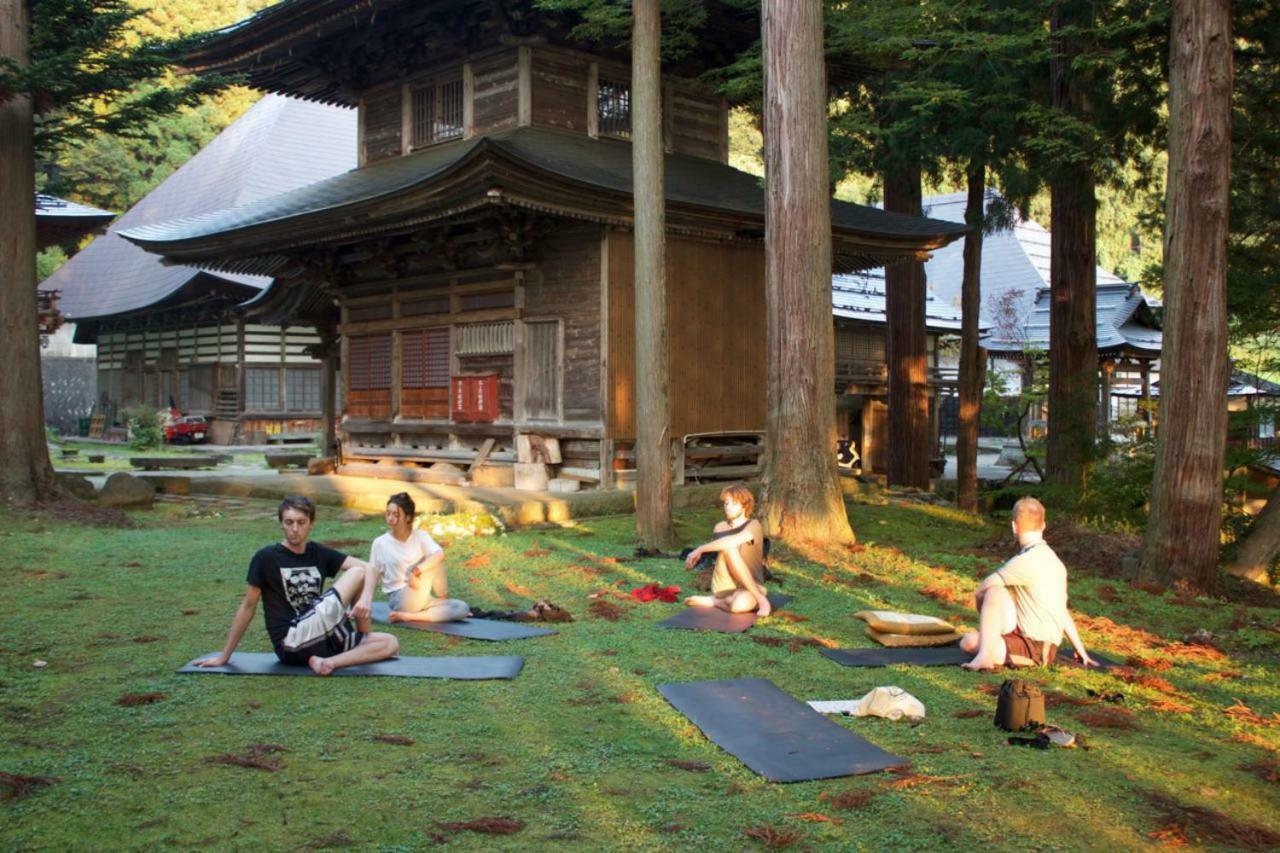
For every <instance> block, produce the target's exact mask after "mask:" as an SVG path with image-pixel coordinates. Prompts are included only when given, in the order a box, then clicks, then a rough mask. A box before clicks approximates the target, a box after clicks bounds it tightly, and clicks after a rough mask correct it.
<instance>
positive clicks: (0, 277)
mask: <svg viewBox="0 0 1280 853" xmlns="http://www.w3.org/2000/svg"><path fill="white" fill-rule="evenodd" d="M30 25H31V24H30V19H29V18H28V15H27V3H26V0H0V57H2V58H3V59H5V60H9V61H10V62H11V63H12V66H16V67H18V68H22V67H25V66H26V65H27V64H28V63H29V62H30V55H31V52H30V51H31V48H30V41H29V32H30ZM0 91H3V89H0ZM33 133H34V119H33V111H32V106H31V98H30V97H29V96H27V95H25V94H19V93H16V92H14V93H10V94H9V95H8V97H3V96H0V140H3V144H2V145H0V221H2V222H4V223H5V225H4V227H3V228H0V324H2V325H3V326H4V330H5V332H4V334H3V335H0V364H3V365H4V366H5V367H4V370H3V371H0V398H3V399H4V401H5V402H4V405H3V406H0V459H3V460H4V462H3V464H0V499H3V500H4V501H5V502H8V503H30V502H31V501H33V500H35V499H38V498H44V497H48V496H50V495H52V494H53V493H54V492H55V491H56V488H55V485H54V478H53V467H52V465H51V464H50V463H49V452H48V450H47V449H46V448H45V443H44V400H43V398H42V396H41V393H40V387H41V386H40V344H39V338H38V329H37V325H36V214H35V191H36V188H35V169H34V147H33Z"/></svg>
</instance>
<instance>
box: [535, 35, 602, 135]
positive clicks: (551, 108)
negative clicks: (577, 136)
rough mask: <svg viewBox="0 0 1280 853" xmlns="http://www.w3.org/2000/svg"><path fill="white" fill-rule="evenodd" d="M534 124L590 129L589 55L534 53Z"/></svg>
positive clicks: (582, 131)
mask: <svg viewBox="0 0 1280 853" xmlns="http://www.w3.org/2000/svg"><path fill="white" fill-rule="evenodd" d="M532 70H533V123H534V124H535V125H542V126H544V127H559V128H564V129H565V130H574V131H577V132H579V133H586V132H587V70H588V62H587V59H586V56H585V55H584V56H581V57H579V56H572V55H568V54H562V53H555V54H547V53H541V52H539V51H537V50H535V51H534V53H533V69H532Z"/></svg>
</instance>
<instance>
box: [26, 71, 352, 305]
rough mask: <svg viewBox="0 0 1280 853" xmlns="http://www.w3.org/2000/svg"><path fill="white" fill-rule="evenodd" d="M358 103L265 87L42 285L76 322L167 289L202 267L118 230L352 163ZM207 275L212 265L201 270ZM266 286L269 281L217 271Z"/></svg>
mask: <svg viewBox="0 0 1280 853" xmlns="http://www.w3.org/2000/svg"><path fill="white" fill-rule="evenodd" d="M355 158H356V115H355V111H354V110H348V109H343V108H339V107H327V106H323V105H320V104H315V103H310V102H306V101H299V100H296V99H292V98H284V97H280V96H277V95H269V96H267V97H265V98H263V99H262V100H261V101H259V102H258V103H257V104H255V105H254V106H253V107H251V108H250V109H249V110H248V111H247V112H246V113H245V114H244V115H243V116H241V117H240V118H239V119H238V120H236V121H235V122H234V123H232V124H231V125H230V126H229V127H227V128H226V129H225V130H224V131H222V133H220V134H219V135H218V136H217V137H216V138H214V139H213V141H211V142H210V143H209V144H208V145H206V146H205V147H204V148H203V149H201V150H200V152H199V153H197V154H196V155H195V156H194V157H192V158H191V159H190V160H189V161H187V163H186V164H184V165H183V166H182V167H181V168H179V169H178V170H177V171H176V172H174V173H173V174H172V175H170V176H169V177H168V178H166V179H165V180H164V182H163V183H161V184H160V185H159V186H158V187H156V188H155V189H154V190H152V191H151V192H150V193H148V194H147V196H146V197H145V198H143V199H142V200H141V201H139V202H138V203H137V204H135V205H134V206H133V207H132V208H130V209H129V211H128V212H127V213H125V214H124V215H123V216H121V217H120V218H119V219H117V220H116V221H115V222H114V223H112V225H111V227H110V228H109V229H108V230H107V233H106V234H104V235H103V236H101V237H98V238H97V239H95V240H94V241H93V242H92V243H90V244H89V245H88V246H86V247H85V248H84V249H82V250H81V251H80V252H78V253H77V254H76V255H74V256H73V257H72V258H71V259H70V260H68V261H67V262H66V263H65V264H63V265H62V267H61V268H59V269H58V270H57V271H56V272H55V273H54V274H53V275H51V276H50V277H49V278H47V279H46V280H45V281H44V282H43V283H42V284H41V287H42V288H45V289H50V290H61V291H62V301H61V306H60V307H61V308H62V311H63V313H64V314H65V315H66V316H67V317H68V318H70V319H72V320H85V319H90V318H95V317H105V316H109V315H113V314H121V313H126V312H130V311H136V310H139V309H142V308H145V307H147V306H149V305H154V304H156V303H158V302H160V301H162V300H163V299H165V297H167V296H169V295H171V294H173V293H174V292H175V291H177V290H178V289H180V288H181V287H182V286H183V285H184V284H186V283H187V282H188V281H190V280H191V279H192V278H193V277H194V276H196V275H197V274H199V273H200V271H199V270H196V269H193V268H191V267H184V266H166V265H164V264H163V262H162V261H161V259H160V258H159V257H157V256H156V255H152V254H149V253H148V252H146V251H144V250H142V249H140V248H138V247H137V246H135V245H133V244H132V243H130V242H129V241H127V240H125V239H124V238H123V237H121V236H120V233H121V232H122V231H126V230H129V229H136V228H145V227H147V226H149V225H151V224H152V223H156V222H160V221H163V220H168V219H172V218H174V217H177V216H186V215H191V214H195V213H198V212H200V211H205V210H210V209H219V208H234V207H237V206H242V205H246V204H252V203H253V202H255V201H257V200H258V199H261V198H263V197H266V196H273V195H277V194H279V193H282V192H287V191H289V190H292V189H295V188H297V187H299V186H303V185H306V184H310V183H312V182H314V181H317V180H319V179H321V178H325V177H328V176H330V175H334V174H337V173H339V172H343V171H346V170H347V169H350V168H351V167H353V166H354V165H355ZM206 274H208V273H206ZM216 275H217V276H218V277H220V278H222V279H225V280H226V281H230V282H232V283H235V284H241V285H246V286H249V287H255V288H262V287H265V286H266V285H267V283H268V282H269V279H266V278H262V277H259V276H250V275H239V274H231V273H217V274H216Z"/></svg>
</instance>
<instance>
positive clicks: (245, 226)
mask: <svg viewBox="0 0 1280 853" xmlns="http://www.w3.org/2000/svg"><path fill="white" fill-rule="evenodd" d="M486 152H493V153H495V154H497V155H499V156H503V157H505V158H506V159H508V160H509V161H513V162H515V163H516V164H517V165H518V166H519V167H520V169H522V170H526V171H527V172H528V173H529V174H541V175H550V176H553V177H555V178H557V179H560V180H563V181H567V182H571V183H572V184H573V185H575V186H580V187H586V188H588V189H591V190H598V191H605V192H611V193H618V194H622V195H628V196H629V195H630V194H631V192H632V171H631V145H630V143H627V142H621V141H618V140H612V139H592V138H591V137H588V136H585V135H582V134H576V133H568V132H562V131H556V130H547V129H543V128H534V127H523V128H518V129H516V130H510V131H504V132H502V133H496V134H491V135H488V136H484V137H478V138H475V139H469V140H460V141H457V142H451V143H445V144H443V145H437V146H433V147H431V148H427V149H424V150H422V151H418V152H415V153H413V154H410V155H407V156H404V157H393V158H390V159H387V160H383V161H380V162H377V163H373V164H371V165H368V166H365V167H364V168H361V169H358V170H356V171H352V172H347V173H345V174H342V175H337V176H334V177H331V178H328V179H327V180H322V181H318V182H316V183H313V184H310V185H308V186H305V187H301V188H299V189H295V190H293V191H291V192H287V193H284V194H281V195H277V196H272V197H269V198H262V199H260V200H259V201H257V202H254V203H251V204H244V205H241V206H239V207H234V208H226V209H218V208H217V207H216V206H213V205H208V206H205V207H204V210H207V211H210V212H207V213H201V214H200V215H196V216H190V217H187V218H185V219H176V220H170V221H165V222H161V223H158V224H145V225H142V226H141V227H138V226H134V227H130V228H129V229H128V230H127V232H126V236H127V237H128V238H129V239H130V240H133V241H135V242H137V243H139V244H140V245H144V246H146V247H147V249H148V250H149V251H153V252H158V253H164V252H165V250H166V248H167V247H168V246H170V245H172V244H177V243H181V242H185V241H201V240H207V239H208V238H213V237H221V236H223V235H231V234H232V233H233V232H239V233H248V232H250V231H252V230H253V229H255V228H257V227H259V226H265V225H268V224H272V223H280V222H283V221H288V220H296V221H297V222H298V223H299V224H309V223H313V222H317V221H321V220H326V221H327V219H326V217H329V218H332V214H334V213H335V212H337V211H342V210H347V209H353V208H355V206H357V205H361V204H365V203H369V202H374V201H378V200H381V199H387V198H392V197H395V196H398V195H400V194H403V193H408V192H411V191H415V190H417V191H423V190H426V189H429V187H430V185H431V184H432V182H433V181H434V180H436V179H437V178H440V177H442V176H443V175H445V174H446V173H449V172H450V171H451V170H453V169H454V168H455V167H458V168H463V167H464V164H465V163H467V162H470V161H471V160H472V159H473V157H475V156H481V155H483V154H484V153H486ZM666 196H667V201H668V202H670V203H673V204H683V205H687V206H688V207H690V208H700V209H703V210H706V211H710V212H713V213H715V212H727V213H735V214H743V215H746V216H750V217H753V218H757V219H759V221H760V222H761V224H763V216H764V191H763V187H762V185H761V182H760V179H759V178H758V177H756V176H755V175H751V174H748V173H746V172H742V171H739V170H737V169H734V168H733V167H732V166H728V165H726V164H723V163H717V162H715V161H712V160H705V159H702V158H697V157H686V156H680V155H668V156H667V158H666ZM831 223H832V228H833V229H834V230H835V231H836V232H837V233H840V232H845V233H849V234H853V235H855V236H856V235H866V236H870V237H883V238H897V239H899V240H900V241H903V242H905V243H907V244H911V243H916V242H918V241H919V242H923V241H931V240H932V241H936V240H945V239H954V237H955V236H957V235H959V234H960V233H961V232H962V231H963V225H956V224H954V223H950V222H941V221H938V220H930V219H924V218H921V217H915V216H905V215H902V214H895V213H885V212H884V211H882V210H877V209H875V208H872V207H866V206H863V205H857V204H848V203H845V202H839V201H833V202H832V203H831ZM392 224H394V223H392Z"/></svg>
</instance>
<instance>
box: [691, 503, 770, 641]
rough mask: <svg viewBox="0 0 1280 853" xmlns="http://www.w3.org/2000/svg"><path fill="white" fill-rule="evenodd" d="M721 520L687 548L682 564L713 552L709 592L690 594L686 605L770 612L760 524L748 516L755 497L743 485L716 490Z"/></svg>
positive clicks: (753, 506) (762, 531)
mask: <svg viewBox="0 0 1280 853" xmlns="http://www.w3.org/2000/svg"><path fill="white" fill-rule="evenodd" d="M720 501H721V504H722V505H723V506H724V521H722V522H720V523H719V524H717V525H716V527H715V531H714V532H713V533H712V536H711V540H710V541H708V542H705V543H703V544H702V545H699V546H698V547H697V548H694V549H693V550H692V551H690V552H689V556H688V558H687V559H686V560H685V566H686V567H688V568H690V569H692V568H693V567H694V566H696V565H698V561H699V560H701V559H702V555H703V554H715V555H716V567H715V571H714V572H713V573H712V575H711V595H691V596H689V597H688V598H686V599H685V600H684V602H685V604H688V605H689V606H690V607H717V608H719V609H721V610H727V611H728V612H730V613H750V612H752V611H755V612H756V613H757V614H758V615H760V616H768V615H769V614H770V612H772V605H770V604H769V594H768V591H767V590H766V589H765V588H764V577H765V575H764V528H762V527H761V526H760V522H759V521H757V520H756V519H754V518H752V517H751V512H752V510H753V509H754V508H755V503H756V499H755V496H754V495H752V494H751V490H750V489H748V488H747V487H746V486H740V485H734V486H726V487H725V488H724V489H723V490H722V491H721V492H720Z"/></svg>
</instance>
